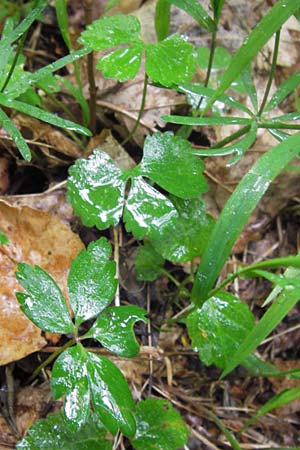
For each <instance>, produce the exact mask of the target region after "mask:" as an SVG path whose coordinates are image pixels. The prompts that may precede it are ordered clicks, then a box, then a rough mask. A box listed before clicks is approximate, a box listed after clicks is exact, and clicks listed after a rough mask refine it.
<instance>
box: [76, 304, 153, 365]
mask: <svg viewBox="0 0 300 450" xmlns="http://www.w3.org/2000/svg"><path fill="white" fill-rule="evenodd" d="M145 314H147V312H146V311H145V310H143V309H141V308H138V307H137V306H134V305H130V306H118V307H115V306H113V307H111V308H107V309H106V310H105V311H104V312H103V313H102V314H101V315H100V317H99V318H98V319H97V320H96V322H95V323H94V325H93V326H92V328H91V329H90V330H89V331H88V333H87V334H86V335H85V336H84V337H85V338H94V339H97V341H99V342H100V343H101V344H102V345H103V346H104V347H106V348H107V349H108V350H110V351H111V352H112V353H116V354H117V355H120V356H124V357H125V358H132V357H133V356H135V355H136V354H137V353H138V352H139V344H138V343H137V340H136V338H135V334H134V331H133V326H134V324H135V322H137V321H138V320H141V321H143V322H144V323H147V319H146V318H145Z"/></svg>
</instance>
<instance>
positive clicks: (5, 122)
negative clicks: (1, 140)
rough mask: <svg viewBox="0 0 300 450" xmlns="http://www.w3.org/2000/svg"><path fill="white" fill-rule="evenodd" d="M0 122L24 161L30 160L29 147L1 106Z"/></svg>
mask: <svg viewBox="0 0 300 450" xmlns="http://www.w3.org/2000/svg"><path fill="white" fill-rule="evenodd" d="M0 124H1V126H2V127H3V128H4V130H5V131H7V133H8V134H9V135H10V137H11V138H12V139H13V141H14V143H15V144H16V146H17V147H18V149H19V151H20V153H21V155H22V156H23V158H24V159H25V161H30V160H31V151H30V148H29V147H28V145H27V143H26V141H25V139H24V138H23V136H22V134H21V133H20V131H19V130H18V128H17V127H16V126H15V124H14V123H13V121H12V120H10V118H9V117H8V116H7V115H6V113H5V112H4V111H3V109H2V108H0Z"/></svg>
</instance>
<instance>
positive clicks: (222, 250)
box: [192, 133, 300, 305]
mask: <svg viewBox="0 0 300 450" xmlns="http://www.w3.org/2000/svg"><path fill="white" fill-rule="evenodd" d="M299 151H300V134H299V133H297V134H294V135H292V136H290V137H289V138H287V139H286V140H285V141H283V142H281V143H280V144H278V145H277V146H275V147H273V148H272V149H271V150H269V151H268V152H267V153H265V154H264V155H263V156H262V157H261V158H260V159H259V160H257V161H256V163H255V164H254V165H253V167H252V168H251V169H250V170H249V171H248V173H247V174H246V175H245V176H244V177H243V179H242V180H241V182H240V183H239V185H238V186H237V188H236V189H235V191H234V193H233V194H232V195H231V197H230V198H229V200H228V201H227V203H226V205H225V207H224V209H223V211H222V213H221V215H220V217H219V219H218V220H217V222H216V225H215V227H214V229H213V231H212V234H211V237H210V240H209V242H208V244H207V247H206V251H205V252H204V254H203V257H202V260H201V263H200V265H199V268H198V271H197V274H196V277H195V283H194V287H193V291H192V300H193V302H194V303H196V304H197V305H201V304H203V302H204V301H205V300H206V299H207V296H208V295H209V291H210V290H211V289H212V288H213V285H214V283H215V281H216V279H217V277H218V276H219V274H220V271H221V269H222V267H223V265H224V263H225V261H226V259H227V258H228V256H229V254H230V251H231V249H232V247H233V245H234V243H235V241H236V239H237V238H238V236H239V235H240V233H241V231H242V230H243V228H244V226H245V225H246V223H247V221H248V219H249V217H250V215H251V213H252V211H253V210H254V208H255V206H256V205H257V203H258V202H259V200H260V199H261V197H262V196H263V194H264V193H265V192H266V190H267V189H268V187H269V186H270V184H271V182H272V181H273V180H274V179H275V177H276V176H277V175H278V174H279V173H280V172H281V171H282V170H283V169H284V167H285V166H286V165H287V164H288V162H289V161H290V160H291V159H292V158H293V157H294V156H296V155H297V154H298V153H299Z"/></svg>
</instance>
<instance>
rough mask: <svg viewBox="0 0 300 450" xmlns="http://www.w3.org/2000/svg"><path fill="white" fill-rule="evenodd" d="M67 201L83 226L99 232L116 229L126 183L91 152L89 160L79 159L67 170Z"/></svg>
mask: <svg viewBox="0 0 300 450" xmlns="http://www.w3.org/2000/svg"><path fill="white" fill-rule="evenodd" d="M69 173H70V176H69V178H68V185H67V186H68V198H69V200H70V201H71V203H72V206H73V208H74V211H75V214H77V215H79V216H80V217H81V219H82V221H83V223H84V225H86V226H88V227H91V226H96V227H97V228H98V229H99V230H103V229H105V228H108V227H109V226H110V225H117V223H118V222H119V220H120V218H121V216H122V211H123V203H124V191H125V185H126V181H125V180H124V176H123V174H122V171H121V169H119V168H118V167H117V166H116V165H115V164H114V162H113V161H112V159H111V158H110V157H109V156H108V155H107V154H106V153H105V152H102V151H101V150H97V149H96V150H94V152H93V154H92V155H91V156H90V157H89V159H87V160H85V159H79V160H77V162H76V163H75V165H74V166H72V167H71V168H70V170H69Z"/></svg>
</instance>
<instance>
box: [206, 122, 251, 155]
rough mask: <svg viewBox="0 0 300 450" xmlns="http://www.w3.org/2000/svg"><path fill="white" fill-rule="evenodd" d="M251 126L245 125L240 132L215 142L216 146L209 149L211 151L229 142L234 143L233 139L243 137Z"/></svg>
mask: <svg viewBox="0 0 300 450" xmlns="http://www.w3.org/2000/svg"><path fill="white" fill-rule="evenodd" d="M250 128H251V125H247V126H245V127H243V128H241V129H240V130H238V131H236V132H235V133H233V134H231V135H230V136H227V137H226V138H225V139H223V140H222V141H220V142H217V143H216V145H214V146H213V147H211V150H213V149H215V148H222V147H224V145H226V144H229V143H230V142H232V141H234V140H235V139H237V138H239V137H240V136H243V135H244V134H246V133H248V131H249V130H250Z"/></svg>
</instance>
